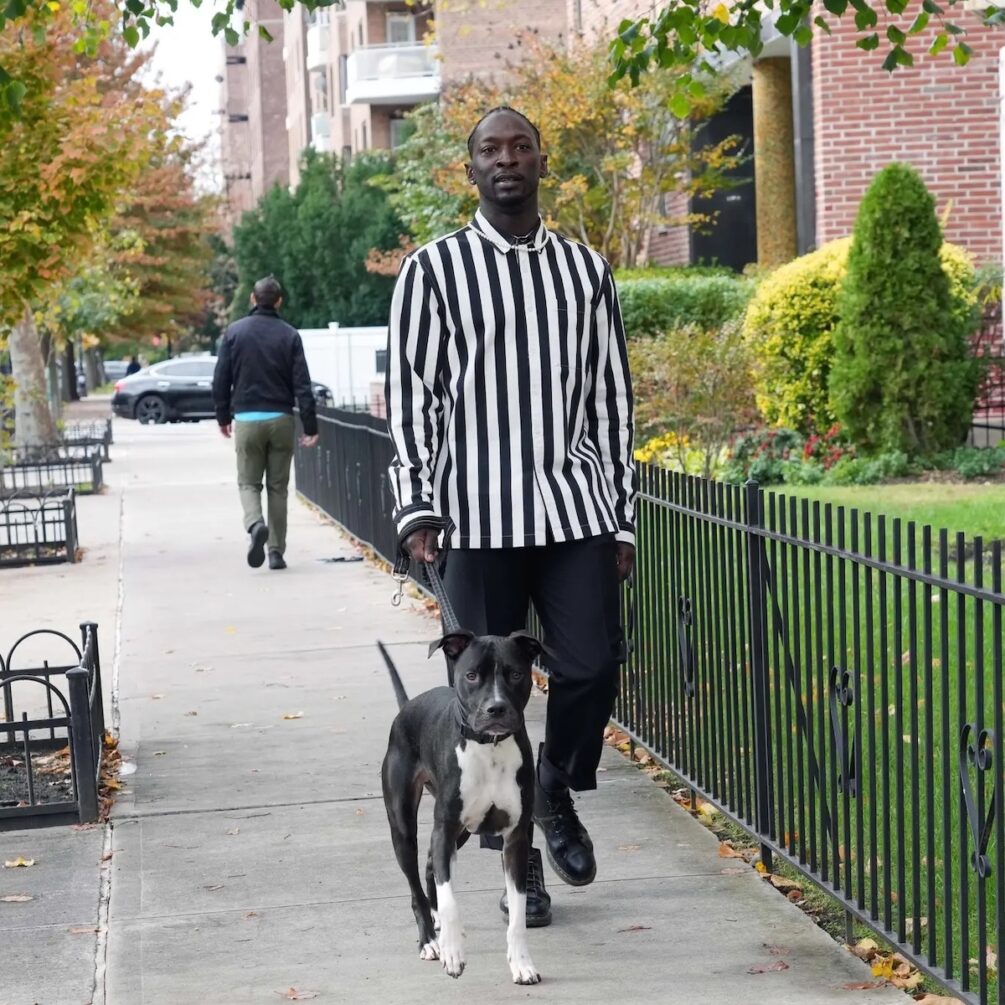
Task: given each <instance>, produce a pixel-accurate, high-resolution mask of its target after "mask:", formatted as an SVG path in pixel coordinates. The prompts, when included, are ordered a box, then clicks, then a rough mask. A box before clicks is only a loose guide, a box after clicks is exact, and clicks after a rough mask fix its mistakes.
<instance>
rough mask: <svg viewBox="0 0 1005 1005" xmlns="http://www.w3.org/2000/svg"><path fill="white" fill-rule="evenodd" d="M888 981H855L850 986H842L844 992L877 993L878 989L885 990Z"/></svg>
mask: <svg viewBox="0 0 1005 1005" xmlns="http://www.w3.org/2000/svg"><path fill="white" fill-rule="evenodd" d="M885 987H886V981H853V982H852V983H850V984H842V985H841V990H842V991H875V990H876V989H877V988H885Z"/></svg>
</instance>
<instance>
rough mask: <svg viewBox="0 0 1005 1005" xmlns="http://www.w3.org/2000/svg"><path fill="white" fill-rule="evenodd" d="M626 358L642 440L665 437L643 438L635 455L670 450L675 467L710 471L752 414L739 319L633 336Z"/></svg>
mask: <svg viewBox="0 0 1005 1005" xmlns="http://www.w3.org/2000/svg"><path fill="white" fill-rule="evenodd" d="M628 359H629V364H630V368H631V371H632V376H633V383H634V389H635V400H636V406H635V428H636V430H637V431H638V433H639V437H640V440H641V439H642V438H643V437H660V438H662V439H663V440H664V442H663V443H657V442H655V441H653V440H650V441H649V442H648V443H645V444H644V446H643V447H642V448H641V450H640V451H639V455H641V456H640V459H646V460H653V459H656V458H657V457H658V456H659V455H663V454H669V455H671V456H672V457H673V459H674V460H675V461H676V466H678V467H679V469H680V470H683V471H693V472H695V473H700V474H702V475H704V477H706V478H710V477H712V475H713V474H714V473H715V470H716V468H717V467H718V465H719V461H720V458H721V457H722V454H723V451H724V450H725V447H726V445H727V444H728V443H729V441H730V440H731V439H732V438H733V436H734V435H735V434H736V433H737V431H738V430H740V429H744V428H745V427H747V426H749V425H750V423H751V421H752V419H753V418H754V415H755V411H754V397H753V395H752V394H751V391H750V354H749V350H748V348H747V344H746V342H745V341H744V339H743V336H742V334H741V333H740V325H739V322H738V321H730V322H728V323H726V324H724V325H722V326H720V327H718V328H712V329H704V328H697V327H694V326H689V327H686V328H671V329H670V330H668V331H667V332H666V333H665V334H664V335H663V336H662V337H661V338H655V339H654V338H633V339H630V340H629V342H628ZM661 434H670V435H669V436H665V435H661Z"/></svg>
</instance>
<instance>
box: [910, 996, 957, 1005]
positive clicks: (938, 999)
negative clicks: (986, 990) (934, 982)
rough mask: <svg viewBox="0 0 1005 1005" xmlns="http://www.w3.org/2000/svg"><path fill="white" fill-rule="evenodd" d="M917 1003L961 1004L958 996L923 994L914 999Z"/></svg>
mask: <svg viewBox="0 0 1005 1005" xmlns="http://www.w3.org/2000/svg"><path fill="white" fill-rule="evenodd" d="M914 1000H915V1002H916V1003H917V1005H963V1002H961V1001H960V999H959V998H946V997H944V996H943V995H923V996H922V997H921V998H915V999H914Z"/></svg>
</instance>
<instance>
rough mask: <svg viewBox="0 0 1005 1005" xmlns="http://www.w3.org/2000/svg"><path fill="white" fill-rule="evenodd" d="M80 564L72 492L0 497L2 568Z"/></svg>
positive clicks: (55, 490)
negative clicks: (59, 563) (62, 563)
mask: <svg viewBox="0 0 1005 1005" xmlns="http://www.w3.org/2000/svg"><path fill="white" fill-rule="evenodd" d="M76 561H77V504H76V496H75V494H74V491H73V489H72V488H69V489H53V490H52V491H50V492H46V493H45V494H44V495H34V494H32V493H27V492H15V493H14V494H13V495H10V496H6V497H3V496H0V568H2V567H5V566H7V567H9V566H18V565H45V564H53V563H56V562H76Z"/></svg>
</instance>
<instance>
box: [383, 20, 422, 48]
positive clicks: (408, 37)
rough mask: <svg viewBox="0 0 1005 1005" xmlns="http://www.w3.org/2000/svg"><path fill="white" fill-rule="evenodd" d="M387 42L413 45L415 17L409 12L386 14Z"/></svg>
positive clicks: (389, 43)
mask: <svg viewBox="0 0 1005 1005" xmlns="http://www.w3.org/2000/svg"><path fill="white" fill-rule="evenodd" d="M387 44H388V45H415V18H414V17H412V15H411V14H388V15H387Z"/></svg>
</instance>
